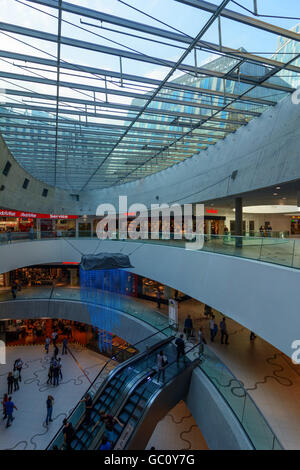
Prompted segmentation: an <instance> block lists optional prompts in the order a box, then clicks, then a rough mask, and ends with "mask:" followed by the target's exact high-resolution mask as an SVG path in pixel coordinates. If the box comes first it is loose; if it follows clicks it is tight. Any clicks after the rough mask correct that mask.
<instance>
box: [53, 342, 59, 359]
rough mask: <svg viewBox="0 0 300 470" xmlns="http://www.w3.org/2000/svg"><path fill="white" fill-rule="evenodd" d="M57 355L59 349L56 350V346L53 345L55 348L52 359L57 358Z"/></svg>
mask: <svg viewBox="0 0 300 470" xmlns="http://www.w3.org/2000/svg"><path fill="white" fill-rule="evenodd" d="M58 353H59V349H58V347H57V345H56V344H55V346H54V357H55V359H56V358H57V356H58Z"/></svg>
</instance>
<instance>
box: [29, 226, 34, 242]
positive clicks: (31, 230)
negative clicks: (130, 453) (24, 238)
mask: <svg viewBox="0 0 300 470" xmlns="http://www.w3.org/2000/svg"><path fill="white" fill-rule="evenodd" d="M29 238H30V240H31V241H33V240H34V230H33V227H32V226H31V227H30V229H29Z"/></svg>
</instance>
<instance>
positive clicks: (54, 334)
mask: <svg viewBox="0 0 300 470" xmlns="http://www.w3.org/2000/svg"><path fill="white" fill-rule="evenodd" d="M57 339H58V333H57V331H56V330H54V331H53V332H52V343H53V346H54V347H55V346H56V341H57Z"/></svg>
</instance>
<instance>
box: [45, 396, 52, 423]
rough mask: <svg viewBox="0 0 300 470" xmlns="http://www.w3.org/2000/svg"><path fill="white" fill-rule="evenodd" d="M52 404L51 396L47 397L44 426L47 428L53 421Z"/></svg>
mask: <svg viewBox="0 0 300 470" xmlns="http://www.w3.org/2000/svg"><path fill="white" fill-rule="evenodd" d="M53 402H54V398H53V396H52V395H48V398H47V400H46V408H47V416H46V426H48V424H49V422H50V423H51V422H52V421H53V420H52V412H53Z"/></svg>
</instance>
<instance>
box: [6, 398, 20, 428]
mask: <svg viewBox="0 0 300 470" xmlns="http://www.w3.org/2000/svg"><path fill="white" fill-rule="evenodd" d="M5 409H6V416H7V421H6V427H7V428H8V427H9V426H10V425H11V423H12V422H13V420H14V419H15V418H14V417H13V412H14V410H17V409H18V408H17V407H16V405H15V404H14V402H13V401H12V399H11V397H8V401H7V402H6V404H5Z"/></svg>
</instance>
